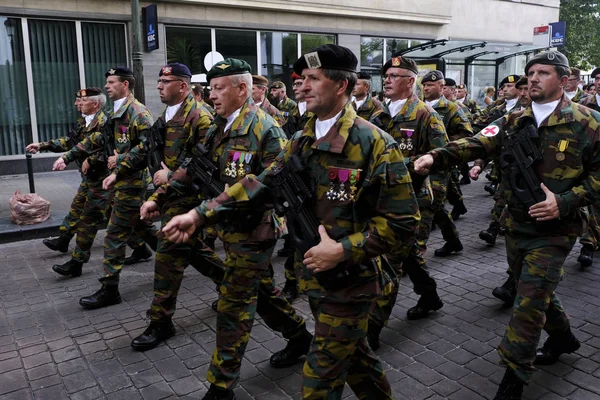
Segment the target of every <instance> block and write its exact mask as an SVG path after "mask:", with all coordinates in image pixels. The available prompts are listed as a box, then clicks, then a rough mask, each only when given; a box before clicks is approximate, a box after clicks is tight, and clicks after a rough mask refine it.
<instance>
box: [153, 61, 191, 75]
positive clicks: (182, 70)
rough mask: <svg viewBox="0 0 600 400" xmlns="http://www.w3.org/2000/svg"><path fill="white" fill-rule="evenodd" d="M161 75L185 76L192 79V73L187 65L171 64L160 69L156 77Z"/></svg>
mask: <svg viewBox="0 0 600 400" xmlns="http://www.w3.org/2000/svg"><path fill="white" fill-rule="evenodd" d="M163 75H174V76H185V77H188V78H191V77H192V73H191V72H190V69H189V68H188V67H187V65H185V64H180V63H171V64H167V65H165V66H164V67H162V68H161V69H160V72H159V73H158V76H163Z"/></svg>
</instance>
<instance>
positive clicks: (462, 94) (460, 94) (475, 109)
mask: <svg viewBox="0 0 600 400" xmlns="http://www.w3.org/2000/svg"><path fill="white" fill-rule="evenodd" d="M468 95H469V93H468V90H467V86H466V85H465V84H463V83H461V84H460V85H458V86H456V100H457V101H458V102H459V103H462V104H464V105H465V106H467V108H468V109H469V112H470V113H471V119H474V118H476V117H477V116H478V115H479V114H480V113H481V109H480V108H479V106H478V105H477V102H476V101H475V100H473V99H471V98H469V97H468Z"/></svg>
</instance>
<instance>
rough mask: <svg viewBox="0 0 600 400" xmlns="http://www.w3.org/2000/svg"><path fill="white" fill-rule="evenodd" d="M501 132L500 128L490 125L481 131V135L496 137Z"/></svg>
mask: <svg viewBox="0 0 600 400" xmlns="http://www.w3.org/2000/svg"><path fill="white" fill-rule="evenodd" d="M498 132H500V128H498V127H497V126H496V125H489V126H487V127H485V128H483V129H482V130H481V134H482V135H483V136H486V137H494V136H496V135H497V134H498Z"/></svg>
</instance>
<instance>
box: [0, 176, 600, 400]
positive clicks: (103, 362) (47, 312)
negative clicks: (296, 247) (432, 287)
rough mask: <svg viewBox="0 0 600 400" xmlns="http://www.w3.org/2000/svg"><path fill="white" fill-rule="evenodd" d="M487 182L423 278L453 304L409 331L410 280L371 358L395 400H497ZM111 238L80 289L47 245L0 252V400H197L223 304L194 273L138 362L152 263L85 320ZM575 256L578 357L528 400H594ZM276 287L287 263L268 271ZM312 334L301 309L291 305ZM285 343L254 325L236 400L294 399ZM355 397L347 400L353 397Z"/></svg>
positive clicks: (502, 313) (591, 307) (598, 333)
mask: <svg viewBox="0 0 600 400" xmlns="http://www.w3.org/2000/svg"><path fill="white" fill-rule="evenodd" d="M484 183H485V182H477V183H474V184H471V185H468V186H463V189H464V191H465V197H466V204H467V207H468V208H469V213H468V214H467V215H466V216H464V217H461V219H460V220H459V221H458V226H459V229H460V231H461V234H462V240H463V244H464V246H465V249H464V251H463V252H462V253H461V254H459V255H456V256H453V257H449V258H447V259H439V258H436V257H434V256H433V249H435V248H438V247H440V246H441V244H440V242H441V239H440V235H439V230H438V231H434V233H433V235H432V240H431V241H430V244H431V246H430V247H431V250H430V251H429V252H428V257H429V267H430V269H431V272H432V274H433V275H434V277H435V279H436V280H437V282H438V287H439V291H440V295H441V297H442V299H443V300H444V302H445V306H444V308H443V309H442V310H440V311H439V312H437V313H436V314H434V315H432V316H431V317H430V318H429V319H426V320H421V321H410V322H409V321H407V320H406V310H407V309H408V308H409V307H411V306H412V305H414V304H415V301H416V296H415V294H414V293H413V292H412V288H411V286H410V282H409V281H408V280H407V279H403V286H402V288H401V294H400V295H399V296H398V302H397V306H396V308H395V310H394V317H393V319H392V320H391V321H390V324H389V326H388V327H387V328H386V329H384V331H383V334H382V341H383V345H382V348H381V349H380V350H378V351H377V354H378V355H379V357H380V358H381V360H382V361H383V362H384V363H385V365H386V367H387V369H388V371H387V374H388V379H389V381H390V383H391V384H392V386H393V390H394V398H395V399H457V400H469V399H492V398H493V396H494V394H495V391H496V388H497V384H498V383H499V382H500V380H501V378H502V374H503V370H502V369H501V368H500V367H499V366H498V355H497V353H496V350H495V348H496V346H497V345H498V343H499V341H500V339H501V337H502V335H503V334H504V327H505V324H506V322H507V320H508V317H509V310H508V309H506V308H503V307H502V306H501V305H500V303H499V302H498V301H497V300H496V299H495V298H493V297H492V296H491V290H492V288H493V287H494V286H497V285H499V284H500V283H502V282H503V281H504V279H505V270H506V261H505V253H504V239H503V238H501V237H500V238H499V241H498V243H497V245H496V246H495V247H488V246H486V245H485V244H483V243H482V242H481V241H480V240H479V238H478V236H477V234H478V232H479V231H480V230H481V229H484V228H486V227H487V224H488V221H489V210H490V208H491V206H492V199H491V197H490V196H488V195H487V194H486V193H485V192H484V191H483V184H484ZM102 237H103V233H102V235H100V236H99V237H98V239H97V241H96V244H95V247H94V249H93V258H92V260H91V262H90V263H89V264H87V265H86V266H85V267H84V274H83V275H82V276H81V277H80V278H73V279H65V278H61V277H57V275H56V274H54V273H53V272H52V270H51V269H50V267H51V266H52V265H53V264H55V263H62V262H64V261H66V260H67V259H68V255H63V254H57V253H53V252H51V251H50V250H48V249H47V248H45V247H44V246H43V245H42V242H41V240H33V241H27V242H16V243H10V244H5V245H1V246H0V398H1V399H18V400H23V399H29V398H37V399H67V398H70V399H96V398H107V399H127V400H134V399H140V398H143V399H147V400H149V399H162V398H190V399H191V398H194V399H197V398H201V397H202V395H203V394H204V393H205V392H206V390H207V388H208V385H207V382H206V379H205V375H206V371H207V366H208V362H209V360H210V356H211V354H212V351H213V348H214V344H215V331H214V326H215V320H216V314H215V313H214V312H213V311H212V310H211V309H210V304H211V302H212V301H213V300H214V299H215V298H216V293H215V291H214V286H213V285H212V284H211V282H210V281H209V280H208V279H206V278H204V277H203V276H201V275H200V274H198V273H197V272H196V271H195V270H193V269H191V268H190V269H189V270H188V271H186V278H185V279H184V282H183V287H182V289H181V291H180V294H179V304H178V310H177V313H176V315H175V318H174V321H175V323H176V327H177V335H176V336H175V337H173V338H172V339H170V340H168V341H167V342H166V344H162V345H160V346H159V347H157V348H155V349H153V350H151V351H148V352H145V353H138V352H134V351H132V350H131V348H130V347H129V345H130V342H131V339H132V338H133V337H135V336H137V335H138V334H139V333H141V332H142V331H143V330H144V329H145V327H146V324H147V321H146V320H145V312H146V310H147V309H148V307H149V305H150V299H151V296H152V278H153V263H152V262H146V263H142V264H137V265H135V266H132V267H128V268H126V269H125V270H124V273H123V276H122V279H121V282H122V285H121V294H122V296H123V299H124V301H123V303H122V304H120V305H117V306H112V307H109V308H105V309H101V310H94V311H85V310H83V309H81V308H80V306H79V304H78V300H79V298H80V297H81V296H84V295H89V294H91V293H93V292H95V291H96V290H97V289H98V287H99V283H98V281H97V278H98V277H99V276H100V275H101V273H102V267H101V258H102V243H101V240H102ZM578 253H579V246H577V247H576V248H575V250H574V252H573V254H572V255H571V256H570V257H569V259H568V260H567V263H566V265H565V277H564V280H563V281H562V283H561V284H560V286H559V290H558V292H559V293H560V295H561V296H562V299H563V302H564V305H565V307H566V309H567V311H568V312H569V314H570V316H571V323H572V325H573V327H574V328H575V334H576V336H577V337H578V338H579V339H580V340H581V341H582V346H581V349H580V350H579V351H578V352H577V353H576V354H572V355H565V356H563V357H562V358H561V361H560V362H559V363H557V364H556V365H554V366H551V367H548V368H544V369H543V370H541V371H539V372H537V373H536V375H535V381H534V383H533V384H532V385H530V386H529V387H528V388H527V390H526V398H528V399H545V400H552V399H573V400H586V399H600V318H599V317H600V311H599V310H600V308H599V306H600V296H599V295H598V293H599V292H600V273H599V272H598V270H597V269H595V268H594V267H592V268H590V269H589V270H588V271H585V272H582V271H580V269H579V264H577V261H576V259H577V255H578ZM274 263H275V268H276V270H277V279H278V282H279V283H280V284H281V283H282V272H283V267H282V263H283V259H281V258H275V259H274ZM294 306H295V307H296V308H297V310H298V311H299V312H300V313H301V314H302V315H304V316H307V319H308V320H309V323H308V325H309V329H312V328H313V324H312V321H310V318H309V317H308V314H309V308H308V304H307V302H306V299H304V298H301V299H299V300H297V301H296V302H295V303H294ZM284 345H285V342H284V340H283V339H282V338H281V337H280V336H279V335H278V334H274V333H273V332H271V331H270V330H269V329H268V328H266V327H265V326H264V324H263V323H262V321H261V320H260V319H259V320H257V322H256V324H255V326H254V329H253V331H252V339H251V341H250V344H249V346H248V350H247V351H246V359H245V360H244V363H243V366H242V380H241V384H240V385H239V387H238V388H237V389H236V395H237V397H238V399H250V398H254V399H260V400H267V399H288V398H293V399H298V398H300V396H299V391H300V387H301V386H300V385H301V367H302V366H301V364H298V365H296V366H294V367H292V368H287V369H283V370H275V369H273V368H271V367H270V366H269V361H268V360H269V357H270V355H271V354H272V352H273V351H276V350H278V349H281V348H282V347H283V346H284ZM345 393H346V395H347V396H350V397H353V396H352V395H351V392H350V391H349V390H347V391H346V392H345Z"/></svg>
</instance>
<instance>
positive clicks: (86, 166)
mask: <svg viewBox="0 0 600 400" xmlns="http://www.w3.org/2000/svg"><path fill="white" fill-rule="evenodd" d="M89 170H90V163H89V162H88V160H87V158H86V159H85V160H84V161H83V163H82V164H81V172H83V174H84V175H86V174H87V172H88V171H89Z"/></svg>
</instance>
